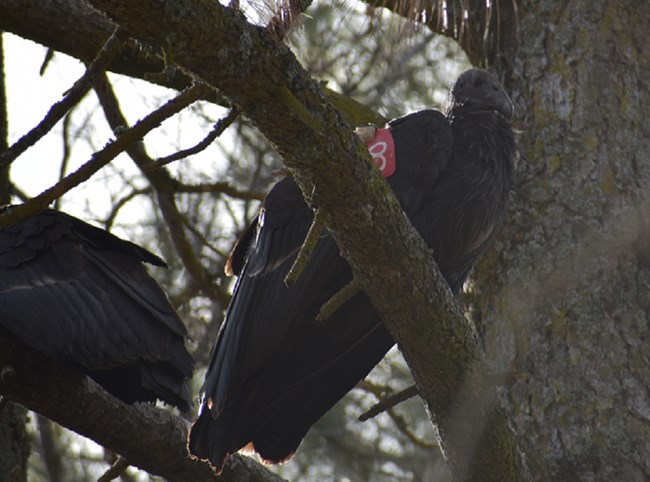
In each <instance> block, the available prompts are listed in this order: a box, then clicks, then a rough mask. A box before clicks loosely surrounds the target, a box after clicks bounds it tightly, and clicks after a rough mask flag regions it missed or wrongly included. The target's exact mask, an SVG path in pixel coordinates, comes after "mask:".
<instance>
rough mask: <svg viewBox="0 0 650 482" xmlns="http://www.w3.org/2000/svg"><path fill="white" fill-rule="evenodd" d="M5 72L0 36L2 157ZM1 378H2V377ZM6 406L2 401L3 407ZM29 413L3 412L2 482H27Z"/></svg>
mask: <svg viewBox="0 0 650 482" xmlns="http://www.w3.org/2000/svg"><path fill="white" fill-rule="evenodd" d="M5 95H6V89H5V69H4V48H3V38H2V33H1V32H0V153H2V152H3V151H5V150H6V149H7V140H8V125H7V124H8V123H7V102H6V101H7V99H6V97H5ZM10 186H11V183H10V181H9V169H8V168H4V169H3V168H0V205H2V204H6V203H8V202H9V201H10V200H11V196H10ZM0 376H1V374H0ZM2 405H3V402H2V401H1V400H0V406H2ZM26 423H27V411H26V410H25V409H24V408H23V407H21V406H19V405H15V404H13V403H10V404H8V405H5V406H4V409H0V480H8V481H12V482H22V481H26V480H27V457H28V456H29V443H28V442H27V430H26V426H25V425H26Z"/></svg>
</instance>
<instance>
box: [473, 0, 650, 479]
mask: <svg viewBox="0 0 650 482" xmlns="http://www.w3.org/2000/svg"><path fill="white" fill-rule="evenodd" d="M519 7H520V8H519V13H520V19H521V25H520V31H521V32H522V34H521V35H520V38H519V47H518V53H517V58H516V64H515V73H514V76H513V79H514V82H513V85H512V86H513V98H514V100H515V102H516V104H517V108H518V111H519V112H521V113H525V115H522V116H521V117H520V119H521V122H522V125H521V127H522V128H523V130H524V134H523V135H522V138H521V140H522V143H521V144H522V146H521V147H522V149H523V151H524V153H525V154H526V155H527V158H528V159H527V160H524V165H523V166H522V170H521V171H522V172H521V176H520V186H519V188H518V191H517V193H516V196H515V203H514V205H513V208H512V209H511V213H512V215H511V217H510V222H509V225H508V226H507V227H506V229H505V232H503V233H502V236H501V237H500V240H501V242H500V243H499V245H498V246H497V249H495V250H493V251H492V252H491V253H490V255H489V257H488V258H487V259H485V262H484V263H482V264H481V265H480V266H479V270H478V277H477V280H476V286H477V291H476V296H475V298H474V301H475V302H476V306H477V308H478V310H477V312H479V313H482V314H483V317H482V319H481V325H482V331H484V333H485V340H486V347H487V352H488V356H489V357H490V358H494V359H498V360H500V362H501V363H502V365H503V366H504V367H509V366H510V365H511V364H514V365H515V366H516V368H517V370H518V371H519V372H521V373H522V374H524V373H525V374H526V375H527V376H528V380H526V381H524V382H520V383H517V384H516V385H515V386H514V387H513V388H512V390H511V391H510V394H509V400H510V404H511V409H512V413H513V414H514V416H515V420H516V431H517V433H519V434H522V436H523V438H524V440H525V442H524V443H525V451H526V453H527V460H528V462H529V465H530V468H531V471H532V473H533V476H534V478H535V480H599V481H609V480H625V481H628V480H629V481H640V480H648V479H650V393H649V390H648V381H649V380H650V362H649V360H648V353H650V332H649V316H650V290H649V288H650V264H649V263H648V261H649V260H650V244H649V243H648V239H649V238H648V234H649V232H648V214H649V213H650V204H649V203H648V201H649V199H650V196H649V195H650V191H649V187H650V120H649V118H648V116H647V106H648V105H650V91H649V88H648V83H647V79H648V78H650V48H649V47H648V42H647V33H648V29H649V27H650V21H649V19H650V4H648V2H633V1H613V0H612V1H610V0H597V1H594V2H578V1H572V2H565V1H545V2H533V1H523V2H521V3H520V5H519ZM497 266H502V267H504V268H505V269H497V268H496V267H497Z"/></svg>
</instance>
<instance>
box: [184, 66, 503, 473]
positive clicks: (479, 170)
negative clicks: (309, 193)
mask: <svg viewBox="0 0 650 482" xmlns="http://www.w3.org/2000/svg"><path fill="white" fill-rule="evenodd" d="M470 72H472V71H470ZM479 72H480V73H482V72H483V71H479ZM476 75H479V74H476ZM486 75H487V74H486ZM481 76H482V74H480V75H479V77H481ZM461 78H462V77H461ZM469 85H471V86H474V83H473V82H470V84H469ZM478 90H480V89H478ZM464 92H466V89H460V90H459V93H464ZM502 92H503V91H502ZM503 95H506V94H505V92H503ZM506 97H507V96H506ZM464 100H466V99H464ZM466 104H468V103H467V102H464V103H463V104H462V105H461V104H459V105H454V107H453V108H450V114H448V115H447V116H446V117H445V116H444V115H443V114H442V113H440V112H438V111H435V110H425V111H421V112H417V113H415V114H411V115H408V116H405V117H402V118H399V119H396V120H394V121H392V122H391V123H390V124H389V127H390V129H391V133H392V135H393V139H394V143H395V151H396V160H397V170H396V172H395V173H394V174H393V175H392V176H391V177H390V178H389V179H388V182H389V184H390V185H391V187H392V189H393V190H394V192H395V195H396V196H397V198H398V200H399V201H400V203H401V205H402V208H403V209H404V211H405V212H406V214H407V215H408V216H409V218H410V219H411V222H412V223H413V225H414V226H415V228H416V229H417V230H418V231H419V232H420V233H421V234H422V236H423V238H424V239H425V241H426V242H427V243H428V244H429V246H431V247H432V248H433V252H434V257H435V259H436V261H437V262H438V264H439V265H440V267H441V269H442V272H443V274H444V275H445V277H446V279H447V281H448V282H449V284H450V286H451V287H452V289H453V290H454V292H458V290H459V289H460V287H461V286H462V284H463V282H464V280H465V278H466V276H467V273H468V271H469V270H470V268H471V266H472V264H473V262H474V261H475V260H476V258H477V257H478V255H479V254H480V253H481V252H482V251H483V250H484V249H485V247H486V246H487V245H488V244H489V242H490V240H491V239H492V237H493V234H494V232H495V230H496V227H498V225H499V223H500V222H501V218H502V213H503V209H504V207H505V200H506V197H507V192H508V189H509V176H510V174H509V173H510V172H511V170H512V160H513V156H514V154H515V150H514V139H513V138H512V132H511V130H510V129H509V126H508V124H507V121H506V120H504V122H505V126H506V130H505V131H503V132H502V131H501V130H499V129H497V132H496V133H495V136H496V137H497V138H498V139H496V140H495V139H494V138H493V136H492V134H490V133H487V134H485V133H484V130H482V129H479V130H478V131H476V130H475V129H474V130H473V132H474V134H473V135H474V137H476V136H477V135H478V136H479V137H478V144H479V146H485V145H491V144H492V143H494V142H496V143H497V144H498V145H499V146H501V145H502V144H504V143H505V144H507V146H506V150H505V151H504V152H501V151H498V152H497V151H494V150H493V151H492V152H491V153H486V154H485V155H484V156H483V158H485V160H486V161H487V162H482V161H480V162H477V161H478V159H472V158H471V157H468V156H469V155H471V154H472V152H473V151H472V149H474V144H476V142H474V141H476V139H472V141H473V142H474V143H469V144H468V145H467V146H461V145H459V144H460V142H461V141H459V140H458V139H462V142H467V138H465V137H464V136H465V134H464V131H466V130H468V129H473V128H474V127H480V125H481V123H483V122H486V121H490V120H491V119H490V118H489V116H501V117H502V115H501V114H499V113H497V112H495V111H494V108H490V109H487V110H486V108H485V106H484V105H481V106H479V109H478V110H476V112H475V110H472V111H471V113H472V116H473V115H474V113H477V115H478V117H477V118H476V119H477V120H478V121H479V122H478V124H476V126H473V125H470V124H472V120H473V119H474V117H472V116H469V117H467V116H465V117H462V121H461V120H459V119H461V110H463V109H466V110H467V109H470V110H471V109H474V106H469V105H466ZM463 112H464V111H463ZM484 112H485V115H486V116H488V117H484V116H483V113H484ZM452 114H453V115H452ZM467 114H468V115H469V114H470V111H469V110H468V111H467ZM483 134H485V135H486V136H487V138H486V139H487V141H486V142H482V138H481V136H483ZM470 135H472V134H470ZM499 136H502V137H503V136H505V141H504V140H503V139H501V138H500V137H499ZM510 140H512V142H510ZM508 149H510V150H508ZM497 155H498V156H501V157H498V158H496V157H495V156H497ZM503 156H505V157H503ZM506 164H507V165H506ZM490 182H492V183H493V184H494V185H489V183H490ZM474 189H483V190H484V191H487V193H486V192H478V193H475V192H474V191H473V190H474ZM463 196H465V197H466V198H467V199H464V200H463V199H462V198H463ZM311 220H312V214H311V212H310V210H309V208H308V207H307V206H306V205H305V203H304V201H303V199H302V196H301V193H300V191H299V189H298V187H297V186H296V185H295V183H294V182H293V181H292V180H291V179H289V178H287V179H284V180H282V181H280V182H279V183H278V184H276V186H275V187H274V188H273V189H272V191H271V192H270V194H269V195H268V197H267V199H266V200H265V202H264V205H263V208H262V210H261V213H260V216H259V217H258V219H257V220H256V221H255V222H254V223H253V225H252V226H251V227H250V228H249V230H247V231H246V232H245V233H244V234H243V235H242V237H240V240H239V241H238V244H237V246H236V248H235V250H234V252H233V255H232V258H231V264H230V266H231V271H233V272H235V273H239V279H238V281H237V284H236V286H235V290H234V294H233V299H232V301H231V304H230V306H229V308H228V311H227V313H226V318H225V321H224V324H223V326H222V328H221V330H220V332H219V335H218V338H217V341H216V344H215V346H214V348H213V353H212V360H211V363H210V366H209V368H208V372H207V374H206V379H205V383H204V386H203V401H202V407H201V412H200V415H199V418H198V420H197V421H196V423H195V424H194V426H193V427H192V430H191V433H190V439H189V448H190V451H191V452H192V453H193V454H194V455H196V456H198V457H200V458H205V459H209V460H210V461H211V463H212V464H213V465H214V466H215V467H216V468H217V470H221V468H222V467H223V464H224V462H225V459H226V457H227V456H228V454H230V453H233V452H236V451H237V450H239V449H241V448H243V447H245V446H247V445H248V446H249V447H251V448H253V449H254V450H255V451H256V452H257V453H258V454H260V456H261V457H262V458H263V459H265V460H267V461H271V462H279V461H282V460H285V459H287V458H288V457H290V456H291V455H292V454H293V452H294V451H295V450H296V449H297V447H298V445H299V444H300V441H301V440H302V438H303V437H304V435H305V434H306V433H307V431H308V430H309V428H310V427H311V425H313V424H314V423H315V422H316V421H317V420H318V419H319V418H320V417H321V416H322V415H323V414H324V413H325V412H326V411H327V410H329V409H330V408H331V407H332V406H333V405H334V404H335V403H336V402H337V401H338V400H339V399H340V398H341V397H342V396H343V395H344V394H345V393H346V392H348V391H349V390H350V389H351V388H352V387H353V386H354V385H355V384H356V383H357V382H358V381H359V380H360V379H362V378H363V377H364V376H365V375H366V374H367V373H368V372H369V371H370V370H371V369H372V368H373V367H374V366H375V365H376V364H377V363H378V362H379V361H380V360H381V358H382V357H383V356H384V354H385V353H386V351H388V349H389V348H390V347H391V346H392V345H393V344H394V342H393V340H392V338H391V337H390V336H389V334H388V333H387V331H386V330H385V328H384V327H383V325H382V324H381V322H380V319H379V316H378V315H377V313H376V312H375V310H374V309H373V308H372V306H371V304H370V302H369V300H368V298H367V297H366V296H365V294H363V293H361V294H358V295H356V296H355V297H353V298H352V299H350V300H349V301H347V302H346V303H345V304H344V305H342V306H341V307H340V308H339V309H338V311H336V312H335V313H334V314H333V315H332V316H331V317H330V318H328V319H327V320H325V321H322V322H317V321H315V317H316V315H317V314H318V312H319V309H320V307H321V306H322V304H323V303H324V302H326V301H327V300H328V299H329V298H330V297H331V296H332V295H333V294H334V293H336V292H337V291H339V290H340V289H341V288H342V287H344V286H345V285H346V284H347V283H349V282H350V280H351V278H352V275H351V270H350V268H349V266H348V264H347V263H346V262H345V260H343V258H341V256H340V255H339V250H338V248H337V246H336V244H335V242H334V241H333V240H332V238H331V237H330V236H329V235H328V234H327V233H324V234H323V235H322V237H321V239H320V240H319V242H318V244H317V246H316V248H315V250H314V252H313V254H312V256H311V258H310V259H309V262H308V264H307V266H306V268H305V271H304V272H303V273H302V275H301V277H300V278H299V280H298V282H297V283H296V284H295V285H294V286H292V287H291V288H288V287H286V286H285V285H284V282H283V280H284V277H285V276H286V274H287V272H288V270H289V268H290V266H291V264H292V263H293V261H294V259H295V256H296V253H297V251H298V249H299V247H300V245H301V243H302V241H303V239H304V237H305V235H306V233H307V230H308V228H309V225H310V223H311Z"/></svg>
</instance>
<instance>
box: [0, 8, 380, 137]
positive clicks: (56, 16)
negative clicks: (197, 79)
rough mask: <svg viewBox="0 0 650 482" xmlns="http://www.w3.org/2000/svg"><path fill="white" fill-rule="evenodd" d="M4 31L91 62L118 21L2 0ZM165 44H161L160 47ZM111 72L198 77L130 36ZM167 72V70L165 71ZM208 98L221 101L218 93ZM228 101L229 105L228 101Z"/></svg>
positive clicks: (350, 105)
mask: <svg viewBox="0 0 650 482" xmlns="http://www.w3.org/2000/svg"><path fill="white" fill-rule="evenodd" d="M0 11H1V12H2V15H0V30H4V31H7V32H11V33H13V34H16V35H19V36H21V37H23V38H27V39H30V40H33V41H35V42H38V43H40V44H42V45H46V46H48V47H51V48H53V49H55V50H57V51H59V52H63V53H65V54H67V55H70V56H72V57H75V58H77V59H80V60H82V61H84V62H90V61H91V60H92V59H93V58H94V57H95V55H96V54H97V52H98V51H99V49H101V47H102V45H104V44H105V43H106V40H107V39H108V38H109V36H110V35H111V32H112V31H113V29H114V28H115V25H114V24H113V23H112V22H111V21H109V20H108V19H107V18H106V17H105V16H104V15H102V14H101V13H99V12H97V11H96V10H93V9H92V8H91V7H89V6H88V5H87V4H86V3H84V2H83V1H82V0H66V1H65V2H61V1H58V0H0ZM160 51H161V49H156V52H160ZM108 70H109V71H111V72H115V73H119V74H124V75H128V76H130V77H134V78H138V79H142V80H146V81H149V82H152V83H156V84H158V85H162V86H164V87H169V88H171V89H176V90H183V89H186V88H187V87H189V86H190V85H192V78H191V76H190V75H187V73H184V72H182V71H180V70H178V69H172V70H167V71H166V69H165V61H164V60H163V58H162V56H160V55H157V54H155V53H152V52H150V51H145V50H143V49H141V48H140V46H139V45H138V44H137V42H135V41H133V40H131V41H127V42H126V43H125V45H123V47H122V51H121V53H119V54H118V55H117V57H115V58H114V59H113V62H111V64H110V65H109V67H108ZM163 72H167V73H166V74H164V75H160V74H161V73H163ZM326 92H327V95H328V97H329V98H330V99H331V100H332V102H333V103H334V104H335V105H336V106H337V107H338V108H339V109H341V110H342V111H343V112H345V115H346V117H347V119H348V122H350V123H351V124H353V125H359V124H367V123H375V124H378V125H379V124H383V123H384V122H385V121H386V119H384V118H383V117H382V116H380V115H379V114H377V113H375V112H374V111H373V110H372V109H369V108H368V107H366V106H365V105H363V104H361V103H359V102H357V101H355V100H354V99H350V98H348V97H345V96H344V95H341V94H339V93H336V92H334V91H331V90H327V89H326ZM203 100H208V101H211V102H217V99H216V98H215V96H214V95H213V94H211V95H209V96H207V97H206V98H205V99H203ZM222 104H227V103H224V102H222Z"/></svg>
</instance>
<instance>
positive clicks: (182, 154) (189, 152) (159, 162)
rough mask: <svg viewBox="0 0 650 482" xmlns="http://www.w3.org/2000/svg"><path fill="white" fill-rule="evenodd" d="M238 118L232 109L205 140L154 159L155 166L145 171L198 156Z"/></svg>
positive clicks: (236, 111)
mask: <svg viewBox="0 0 650 482" xmlns="http://www.w3.org/2000/svg"><path fill="white" fill-rule="evenodd" d="M238 116H239V110H238V109H237V108H233V109H231V110H230V112H228V115H227V116H226V117H224V118H223V119H219V121H217V123H216V124H215V125H214V127H213V128H212V130H211V131H210V132H209V133H208V135H207V136H205V138H204V139H203V140H202V141H201V142H199V143H198V144H197V145H195V146H194V147H190V148H189V149H184V150H182V151H178V152H175V153H174V154H170V155H169V156H165V157H160V158H158V159H156V161H155V164H152V165H151V166H149V167H148V168H147V169H150V170H151V169H157V168H160V167H162V166H166V165H167V164H170V163H172V162H174V161H178V160H180V159H184V158H186V157H189V156H193V155H194V154H198V153H199V152H201V151H203V150H204V149H206V148H207V147H208V146H209V145H210V144H212V142H214V140H215V139H216V138H217V137H219V136H220V135H221V134H223V133H224V131H225V130H226V129H227V128H228V127H230V125H231V124H232V123H233V122H235V120H236V119H237V117H238Z"/></svg>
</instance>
